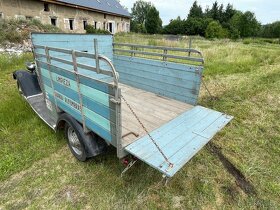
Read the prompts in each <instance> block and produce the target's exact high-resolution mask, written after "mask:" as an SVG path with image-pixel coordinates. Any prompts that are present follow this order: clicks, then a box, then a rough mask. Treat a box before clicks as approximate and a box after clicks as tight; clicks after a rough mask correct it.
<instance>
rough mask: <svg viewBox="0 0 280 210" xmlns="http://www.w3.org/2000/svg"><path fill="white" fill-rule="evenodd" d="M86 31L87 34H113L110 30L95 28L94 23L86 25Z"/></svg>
mask: <svg viewBox="0 0 280 210" xmlns="http://www.w3.org/2000/svg"><path fill="white" fill-rule="evenodd" d="M86 33H87V34H111V33H110V32H109V31H106V30H101V29H95V28H94V27H93V26H92V25H87V26H86Z"/></svg>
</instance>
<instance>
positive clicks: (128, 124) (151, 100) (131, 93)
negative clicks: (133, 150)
mask: <svg viewBox="0 0 280 210" xmlns="http://www.w3.org/2000/svg"><path fill="white" fill-rule="evenodd" d="M120 88H121V91H122V95H123V97H124V98H125V99H126V100H127V101H128V103H129V104H130V106H131V107H132V109H133V110H134V111H135V113H136V114H137V116H138V117H139V119H140V120H141V122H142V123H143V124H144V125H145V127H146V128H147V129H148V131H149V132H151V131H153V130H155V129H157V128H159V127H160V126H162V125H164V124H165V123H167V122H169V121H171V120H172V119H174V118H176V117H178V116H179V115H180V114H182V113H184V112H186V111H188V110H190V109H192V108H193V106H192V105H189V104H186V103H183V102H180V101H177V100H174V99H170V98H166V97H163V96H159V95H156V94H154V93H151V92H148V91H144V90H141V89H138V88H134V87H131V86H128V85H124V84H120ZM121 111H122V136H124V137H123V146H124V147H125V146H127V145H129V144H131V143H133V142H134V141H135V140H137V139H138V138H140V137H143V136H145V135H146V133H145V131H144V130H143V128H142V127H141V125H140V124H139V123H138V121H137V120H136V118H135V117H134V115H133V114H132V113H131V111H130V110H129V108H128V106H127V105H126V104H125V103H124V102H123V103H122V110H121ZM132 133H135V134H137V135H139V136H135V135H134V134H132Z"/></svg>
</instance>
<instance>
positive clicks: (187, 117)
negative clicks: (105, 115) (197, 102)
mask: <svg viewBox="0 0 280 210" xmlns="http://www.w3.org/2000/svg"><path fill="white" fill-rule="evenodd" d="M232 119H233V117H232V116H228V115H226V114H223V113H220V112H217V111H214V110H211V109H207V108H204V107H202V106H196V107H194V108H192V109H191V110H189V111H187V112H185V113H183V114H182V115H180V116H178V117H177V118H175V119H173V120H171V121H170V122H168V123H166V124H165V125H163V126H161V127H160V128H158V129H156V130H154V131H153V132H151V133H150V135H151V136H152V137H153V139H154V140H155V142H156V143H157V144H158V146H159V148H160V149H161V150H162V152H163V154H164V155H165V156H166V157H167V159H168V161H169V162H170V163H172V165H171V164H169V163H168V162H167V161H166V160H165V158H164V157H163V155H162V154H161V152H160V151H159V150H158V148H157V147H156V146H155V145H154V144H153V143H152V141H151V139H150V138H149V136H148V135H146V136H144V137H141V138H140V139H138V140H137V141H135V142H133V143H132V144H130V145H128V146H127V147H126V148H125V150H126V151H127V152H128V153H130V154H132V155H134V156H135V157H137V158H138V159H140V160H142V161H144V162H145V163H147V164H148V165H150V166H152V167H153V168H155V169H157V170H159V171H160V172H162V173H163V174H165V175H166V176H167V177H172V176H174V174H175V173H176V172H177V171H179V170H180V169H181V168H182V167H183V166H184V165H185V164H186V163H187V162H188V161H189V160H190V159H191V158H192V157H193V156H194V155H195V154H196V153H198V152H199V150H201V149H202V148H203V147H204V146H205V145H206V144H207V143H208V142H209V141H210V140H211V139H212V138H213V136H214V135H215V134H216V133H217V132H218V131H220V130H221V129H222V128H223V127H224V126H225V125H226V124H228V123H229V122H230V121H231V120H232Z"/></svg>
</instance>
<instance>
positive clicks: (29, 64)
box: [25, 62, 36, 72]
mask: <svg viewBox="0 0 280 210" xmlns="http://www.w3.org/2000/svg"><path fill="white" fill-rule="evenodd" d="M25 66H26V68H27V69H28V70H29V71H31V72H33V71H35V69H36V66H35V64H34V63H31V62H27V63H26V64H25Z"/></svg>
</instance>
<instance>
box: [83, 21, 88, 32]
mask: <svg viewBox="0 0 280 210" xmlns="http://www.w3.org/2000/svg"><path fill="white" fill-rule="evenodd" d="M83 25H84V30H86V28H87V25H88V22H87V20H83Z"/></svg>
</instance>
